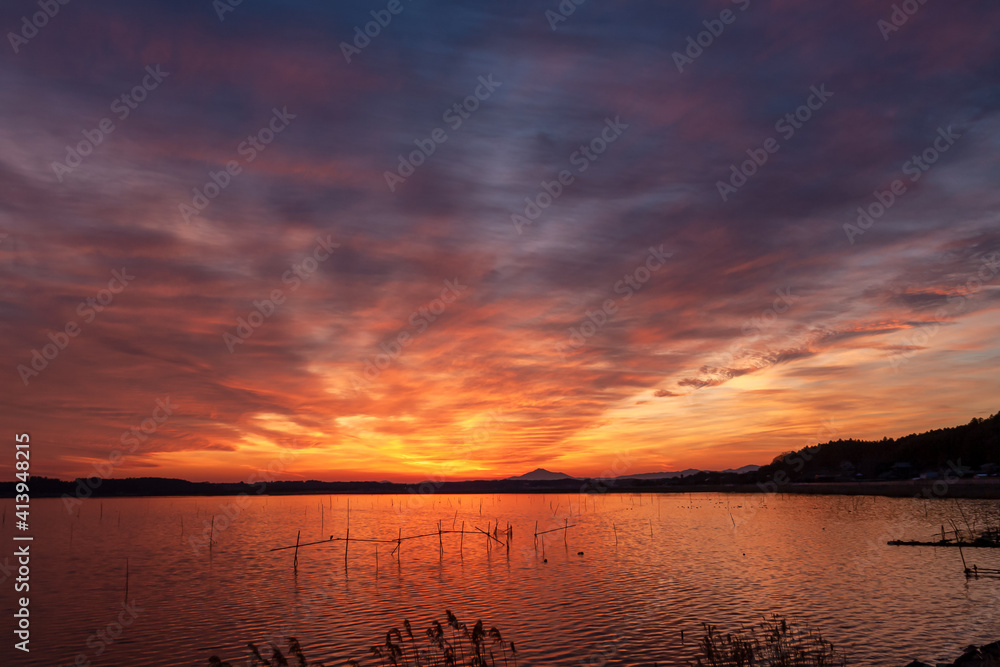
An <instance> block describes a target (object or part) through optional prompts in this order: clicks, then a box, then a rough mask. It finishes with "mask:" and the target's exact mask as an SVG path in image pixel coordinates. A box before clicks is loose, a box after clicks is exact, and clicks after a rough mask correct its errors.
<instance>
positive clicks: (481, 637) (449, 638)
mask: <svg viewBox="0 0 1000 667" xmlns="http://www.w3.org/2000/svg"><path fill="white" fill-rule="evenodd" d="M445 622H446V625H447V626H448V628H449V629H450V632H449V631H446V630H445V626H443V625H441V623H440V621H433V622H432V623H431V624H430V626H429V627H428V628H427V629H426V630H424V632H423V633H420V632H414V631H413V625H412V624H411V623H410V621H409V620H404V621H403V631H402V632H400V631H399V628H392V629H390V630H389V631H388V632H386V633H385V640H384V641H383V642H382V643H380V644H375V645H373V646H371V647H370V648H369V649H368V654H369V655H368V657H363V658H357V659H354V658H352V659H349V660H347V662H346V664H347V665H350V666H352V667H368V666H370V665H379V666H380V667H389V666H394V667H500V666H501V665H502V666H503V667H517V648H516V647H515V646H514V642H509V641H506V640H504V638H503V635H502V634H501V633H500V630H498V629H497V628H495V627H492V628H489V629H488V630H487V629H486V627H485V626H484V625H483V622H482V621H481V620H480V621H476V623H475V624H474V625H473V626H472V627H469V626H468V625H467V624H465V623H462V622H460V621H459V620H458V618H457V617H456V616H455V615H454V614H453V613H451V610H445ZM285 641H286V642H287V643H288V649H287V651H288V657H286V656H285V654H284V653H282V651H281V649H279V648H278V646H277V645H275V644H273V643H271V644H270V645H269V648H270V651H271V656H270V657H269V658H265V657H264V656H263V655H262V654H261V652H260V650H259V649H258V648H257V647H256V646H255V645H254V644H253V643H249V644H247V648H248V649H249V651H250V656H249V658H248V660H247V664H248V665H250V667H265V666H266V667H288V666H289V665H290V663H289V662H288V658H289V657H294V658H295V660H296V663H295V664H296V667H324V665H323V663H322V662H310V661H309V660H307V659H306V657H305V655H304V654H303V653H302V647H301V646H300V645H299V640H298V639H296V638H295V637H286V638H285ZM366 661H367V662H366ZM208 663H209V665H210V666H211V667H225V666H226V665H229V663H228V662H222V660H220V659H219V657H218V656H215V655H213V656H212V657H210V658H209V659H208ZM338 664H340V663H339V662H338Z"/></svg>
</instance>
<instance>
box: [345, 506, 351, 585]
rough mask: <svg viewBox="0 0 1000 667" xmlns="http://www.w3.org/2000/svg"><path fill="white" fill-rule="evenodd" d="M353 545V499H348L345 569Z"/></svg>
mask: <svg viewBox="0 0 1000 667" xmlns="http://www.w3.org/2000/svg"><path fill="white" fill-rule="evenodd" d="M350 546H351V499H350V498H348V499H347V532H346V534H345V535H344V569H345V570H346V569H347V549H348V547H350Z"/></svg>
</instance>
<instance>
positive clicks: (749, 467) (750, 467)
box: [722, 463, 760, 475]
mask: <svg viewBox="0 0 1000 667" xmlns="http://www.w3.org/2000/svg"><path fill="white" fill-rule="evenodd" d="M758 470H760V466H756V465H753V464H752V463H751V464H750V465H747V466H741V467H739V468H729V469H728V470H723V471H722V472H735V473H737V474H740V475H742V474H743V473H745V472H757V471H758Z"/></svg>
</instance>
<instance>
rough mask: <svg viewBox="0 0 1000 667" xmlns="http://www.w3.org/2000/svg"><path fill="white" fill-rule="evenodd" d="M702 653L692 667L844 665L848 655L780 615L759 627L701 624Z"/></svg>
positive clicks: (831, 666)
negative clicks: (723, 629) (731, 629)
mask: <svg viewBox="0 0 1000 667" xmlns="http://www.w3.org/2000/svg"><path fill="white" fill-rule="evenodd" d="M702 627H703V628H704V629H705V635H704V636H703V637H702V638H701V640H700V641H699V642H698V645H699V648H700V649H701V656H700V657H699V658H697V661H696V662H695V663H694V665H693V667H750V666H751V665H752V666H754V667H844V666H846V665H847V656H846V655H845V654H844V653H843V652H839V653H838V652H837V651H836V650H835V649H834V646H833V643H832V642H829V641H827V640H825V639H823V637H822V635H820V634H819V632H816V631H813V630H799V629H797V628H795V627H794V626H793V625H792V624H790V623H788V622H787V621H786V620H785V619H784V618H783V617H781V616H780V615H778V614H772V615H771V617H770V618H766V619H764V620H763V621H762V622H761V623H759V624H758V625H757V626H756V627H753V626H751V627H749V628H746V627H742V628H741V629H740V630H739V631H738V632H736V633H727V634H724V635H723V634H720V633H719V632H718V629H717V628H716V627H715V626H714V625H709V624H708V623H702Z"/></svg>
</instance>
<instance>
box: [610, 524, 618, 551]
mask: <svg viewBox="0 0 1000 667" xmlns="http://www.w3.org/2000/svg"><path fill="white" fill-rule="evenodd" d="M611 530H613V531H615V546H616V547H617V546H618V528H616V527H615V524H611Z"/></svg>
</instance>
